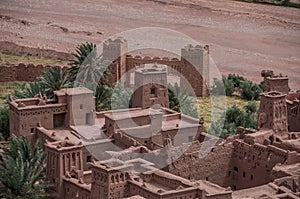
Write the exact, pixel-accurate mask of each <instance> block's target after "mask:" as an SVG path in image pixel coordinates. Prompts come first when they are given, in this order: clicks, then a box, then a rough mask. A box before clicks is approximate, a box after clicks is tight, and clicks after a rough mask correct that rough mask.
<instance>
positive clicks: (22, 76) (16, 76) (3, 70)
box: [0, 63, 51, 82]
mask: <svg viewBox="0 0 300 199" xmlns="http://www.w3.org/2000/svg"><path fill="white" fill-rule="evenodd" d="M49 67H51V66H48V65H47V66H43V65H33V64H28V65H25V64H23V63H20V64H18V65H8V66H7V65H5V66H1V67H0V82H12V81H22V82H33V81H35V80H36V78H37V77H39V76H41V75H42V74H43V71H44V70H45V69H46V68H49Z"/></svg>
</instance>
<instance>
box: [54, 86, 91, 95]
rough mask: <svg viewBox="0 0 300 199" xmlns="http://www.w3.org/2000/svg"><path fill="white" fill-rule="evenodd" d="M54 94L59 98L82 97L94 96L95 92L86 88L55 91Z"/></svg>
mask: <svg viewBox="0 0 300 199" xmlns="http://www.w3.org/2000/svg"><path fill="white" fill-rule="evenodd" d="M54 94H55V95H57V96H63V95H82V94H93V91H91V90H90V89H88V88H85V87H75V88H64V89H61V90H58V91H54Z"/></svg>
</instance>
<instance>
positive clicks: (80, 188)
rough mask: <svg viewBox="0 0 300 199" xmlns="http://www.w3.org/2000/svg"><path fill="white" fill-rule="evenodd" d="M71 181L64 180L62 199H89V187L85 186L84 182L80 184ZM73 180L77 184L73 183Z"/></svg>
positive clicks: (79, 182)
mask: <svg viewBox="0 0 300 199" xmlns="http://www.w3.org/2000/svg"><path fill="white" fill-rule="evenodd" d="M72 180H73V181H72ZM72 180H70V179H67V178H64V180H63V193H62V195H63V198H64V199H69V198H90V195H91V190H90V189H89V185H86V184H85V182H81V181H80V180H76V179H72ZM75 180H76V181H78V182H77V183H75V182H74V181H75Z"/></svg>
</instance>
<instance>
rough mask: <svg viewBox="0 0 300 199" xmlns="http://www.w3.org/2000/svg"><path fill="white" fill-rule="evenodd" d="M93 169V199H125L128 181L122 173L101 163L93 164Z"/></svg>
mask: <svg viewBox="0 0 300 199" xmlns="http://www.w3.org/2000/svg"><path fill="white" fill-rule="evenodd" d="M113 166H116V165H113ZM91 169H92V187H91V199H114V198H123V197H124V196H125V195H126V184H127V181H126V178H125V174H124V173H123V172H122V171H120V170H118V169H114V168H112V167H110V166H107V165H104V164H101V163H100V162H94V163H91Z"/></svg>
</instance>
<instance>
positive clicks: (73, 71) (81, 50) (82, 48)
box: [69, 42, 96, 80]
mask: <svg viewBox="0 0 300 199" xmlns="http://www.w3.org/2000/svg"><path fill="white" fill-rule="evenodd" d="M93 50H96V44H93V43H89V42H86V43H82V44H80V45H79V46H77V47H76V51H75V53H72V55H73V56H74V57H75V60H72V61H71V63H70V66H71V67H70V69H69V74H70V77H71V79H72V80H75V79H76V76H77V73H78V71H79V68H80V66H81V64H82V63H83V61H84V60H85V59H86V58H87V57H88V55H89V54H90V53H91V52H92V51H93Z"/></svg>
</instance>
